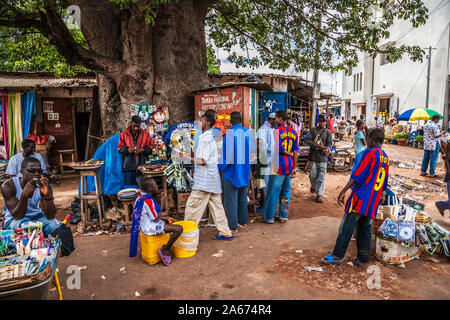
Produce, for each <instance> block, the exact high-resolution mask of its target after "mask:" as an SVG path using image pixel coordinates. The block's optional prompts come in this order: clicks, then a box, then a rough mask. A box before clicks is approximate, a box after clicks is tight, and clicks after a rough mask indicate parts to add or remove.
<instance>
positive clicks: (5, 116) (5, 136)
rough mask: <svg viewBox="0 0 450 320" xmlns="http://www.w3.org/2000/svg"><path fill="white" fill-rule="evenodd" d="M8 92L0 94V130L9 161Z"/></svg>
mask: <svg viewBox="0 0 450 320" xmlns="http://www.w3.org/2000/svg"><path fill="white" fill-rule="evenodd" d="M8 109H9V108H8V92H3V93H2V128H3V141H4V144H5V150H6V157H7V159H9V140H8Z"/></svg>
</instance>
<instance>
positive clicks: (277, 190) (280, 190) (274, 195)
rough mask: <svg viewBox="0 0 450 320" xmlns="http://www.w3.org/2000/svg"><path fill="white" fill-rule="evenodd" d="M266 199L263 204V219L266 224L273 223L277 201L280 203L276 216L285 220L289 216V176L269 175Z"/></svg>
mask: <svg viewBox="0 0 450 320" xmlns="http://www.w3.org/2000/svg"><path fill="white" fill-rule="evenodd" d="M267 193H268V195H267V199H266V203H265V204H264V211H263V217H264V220H265V221H266V222H273V219H274V217H275V213H276V210H277V205H278V200H280V201H281V203H280V207H279V211H278V214H279V215H280V218H284V219H287V218H288V215H289V201H290V198H291V176H290V175H288V174H281V175H274V174H272V175H270V177H269V185H268V187H267Z"/></svg>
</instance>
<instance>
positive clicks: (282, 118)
mask: <svg viewBox="0 0 450 320" xmlns="http://www.w3.org/2000/svg"><path fill="white" fill-rule="evenodd" d="M288 118H289V117H288V115H287V113H286V111H283V110H279V111H277V113H276V115H275V126H276V128H275V132H274V134H275V150H274V152H273V155H272V156H273V159H272V164H273V166H272V174H271V175H270V177H269V185H268V186H267V193H268V195H267V200H266V203H265V204H264V211H263V219H264V222H266V223H273V222H274V217H275V211H276V210H277V205H278V200H280V201H281V203H280V206H279V217H278V221H279V222H281V223H285V222H286V221H287V220H288V211H289V202H290V198H291V177H294V176H295V173H296V168H297V161H298V149H299V148H298V136H297V133H296V132H295V131H294V130H293V129H292V128H290V127H288V126H287V125H286V121H287V120H288Z"/></svg>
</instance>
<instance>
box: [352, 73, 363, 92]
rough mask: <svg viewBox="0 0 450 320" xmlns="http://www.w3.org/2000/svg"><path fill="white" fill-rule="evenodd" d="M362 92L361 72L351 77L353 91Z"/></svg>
mask: <svg viewBox="0 0 450 320" xmlns="http://www.w3.org/2000/svg"><path fill="white" fill-rule="evenodd" d="M361 90H362V72H359V73H356V74H354V75H353V91H361Z"/></svg>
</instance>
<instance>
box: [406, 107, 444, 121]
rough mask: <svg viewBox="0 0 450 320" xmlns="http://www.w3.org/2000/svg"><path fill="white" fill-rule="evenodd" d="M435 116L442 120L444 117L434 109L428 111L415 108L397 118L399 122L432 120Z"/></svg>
mask: <svg viewBox="0 0 450 320" xmlns="http://www.w3.org/2000/svg"><path fill="white" fill-rule="evenodd" d="M435 114H437V115H439V117H441V119H442V118H443V116H442V115H441V114H440V113H439V112H436V111H434V110H432V109H426V108H414V109H409V110H406V111H405V112H403V113H402V114H401V115H399V116H398V117H397V120H398V121H417V120H429V119H431V118H432V117H433V116H434V115H435Z"/></svg>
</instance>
